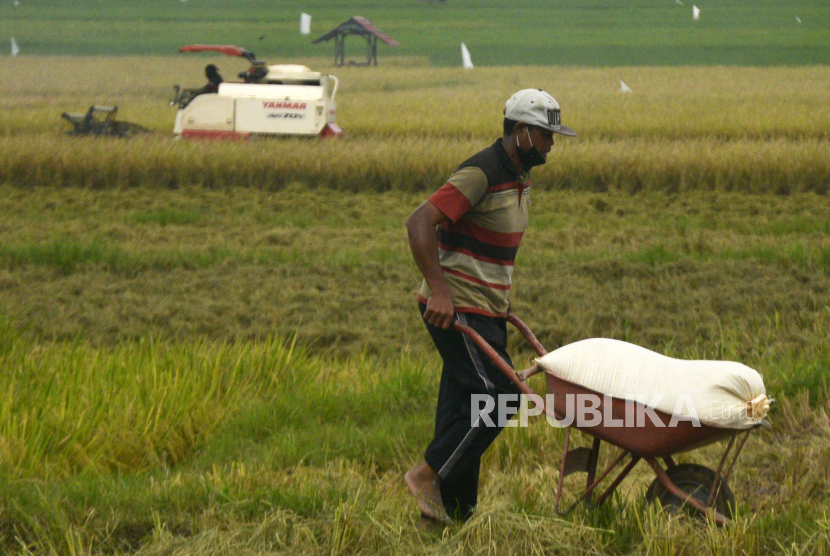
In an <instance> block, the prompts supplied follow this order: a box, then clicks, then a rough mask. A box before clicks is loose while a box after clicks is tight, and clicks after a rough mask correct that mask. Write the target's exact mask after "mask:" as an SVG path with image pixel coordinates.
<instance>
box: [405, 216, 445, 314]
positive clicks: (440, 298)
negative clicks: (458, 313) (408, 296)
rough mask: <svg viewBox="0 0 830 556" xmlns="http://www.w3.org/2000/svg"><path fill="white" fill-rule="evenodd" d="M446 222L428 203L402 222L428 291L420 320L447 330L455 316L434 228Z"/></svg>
mask: <svg viewBox="0 0 830 556" xmlns="http://www.w3.org/2000/svg"><path fill="white" fill-rule="evenodd" d="M447 220H448V218H447V216H446V215H445V214H444V213H443V212H441V211H440V210H438V208H437V207H436V206H435V205H433V204H432V203H430V202H429V201H425V202H424V204H422V205H421V206H419V207H418V208H416V209H415V210H414V211H413V212H412V214H410V215H409V218H407V219H406V229H407V231H408V232H409V248H410V249H411V250H412V257H413V258H414V259H415V263H416V264H417V265H418V268H419V269H420V270H421V274H423V275H424V279H425V280H426V282H427V285H428V286H429V291H430V298H429V300H428V301H427V309H426V312H424V319H425V320H426V321H427V322H428V323H429V324H431V325H432V326H435V327H438V328H449V327H450V325H452V318H453V315H454V314H455V309H454V307H453V304H452V297H451V296H450V288H449V286H448V285H447V282H446V280H444V273H443V271H442V270H441V264H440V263H439V261H438V233H437V232H436V230H435V228H436V226H438V225H439V224H442V223H443V222H446V221H447Z"/></svg>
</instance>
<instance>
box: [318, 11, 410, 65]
mask: <svg viewBox="0 0 830 556" xmlns="http://www.w3.org/2000/svg"><path fill="white" fill-rule="evenodd" d="M348 35H359V36H361V37H363V38H365V39H366V62H365V63H364V62H354V61H352V60H349V62H348V65H350V66H372V65H375V66H376V65H378V39H380V40H381V41H383V42H384V43H386V44H388V45H389V46H398V45H399V44H400V43H399V42H398V41H396V40H395V39H393V38H392V37H390V36H389V35H387V34H386V33H383V32H382V31H381V30H380V29H378V28H377V27H375V26H374V25H372V22H371V21H369V20H368V19H366V18H365V17H360V16H359V15H356V16H354V17H352V18H350V19H349V20H348V21H344V22H343V23H341V24H340V25H338V26H337V27H335V28H334V29H332V30H331V31H329V32H328V33H326V34H325V35H323V36H322V37H320V38H319V39H316V40H315V41H314V44H317V43H321V42H324V41H328V40H331V39H334V65H335V66H338V67H339V66H343V65H346V44H345V43H346V37H347V36H348Z"/></svg>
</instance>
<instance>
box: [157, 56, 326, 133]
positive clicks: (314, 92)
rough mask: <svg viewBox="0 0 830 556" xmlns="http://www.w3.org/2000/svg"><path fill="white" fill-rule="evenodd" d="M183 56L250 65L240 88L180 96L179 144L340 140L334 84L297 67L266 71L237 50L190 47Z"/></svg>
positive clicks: (176, 102)
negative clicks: (204, 54) (214, 55)
mask: <svg viewBox="0 0 830 556" xmlns="http://www.w3.org/2000/svg"><path fill="white" fill-rule="evenodd" d="M180 50H181V51H182V52H200V51H215V52H222V53H224V54H228V55H231V56H242V57H244V58H246V59H248V60H249V61H250V62H251V64H252V65H251V67H250V68H249V69H248V71H246V72H241V73H240V74H239V77H240V78H241V79H243V82H241V83H225V82H222V83H220V84H219V85H218V88H217V87H215V86H214V87H211V86H210V84H208V85H207V86H206V87H203V88H202V89H200V90H188V89H184V90H180V89H179V86H178V85H176V87H175V91H176V95H175V98H174V99H173V101H171V105H175V106H178V112H177V113H176V123H175V126H174V129H173V130H174V132H175V133H176V134H177V135H180V136H181V137H183V138H217V139H222V138H227V139H237V138H248V137H252V136H281V135H286V136H305V137H320V138H329V137H342V136H343V130H342V129H341V128H340V127H339V126H338V125H337V124H336V123H335V118H336V116H337V104H336V103H335V95H336V94H337V85H338V81H337V78H336V77H334V76H333V75H325V74H322V73H320V72H317V71H312V70H311V69H309V68H307V67H306V66H300V65H276V66H266V65H265V63H264V62H262V61H261V60H257V59H256V57H255V56H254V55H253V53H251V52H248V51H247V50H245V49H243V48H240V47H237V46H214V45H190V46H183V47H181V49H180Z"/></svg>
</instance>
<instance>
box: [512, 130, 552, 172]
mask: <svg viewBox="0 0 830 556" xmlns="http://www.w3.org/2000/svg"><path fill="white" fill-rule="evenodd" d="M525 131H526V132H527V140H528V141H530V149H529V150H524V149H522V148H521V147H520V146H519V136H518V135H517V136H516V154H517V155H519V161H520V162H521V163H522V166H524V168H525V170H530V169H531V168H532V167H534V166H541V165H542V164H544V163H545V162H546V160H545V157H544V156H542V153H540V152H539V150H538V149H537V148H536V147H534V146H533V140H532V139H531V138H530V131H528V129H527V128H525Z"/></svg>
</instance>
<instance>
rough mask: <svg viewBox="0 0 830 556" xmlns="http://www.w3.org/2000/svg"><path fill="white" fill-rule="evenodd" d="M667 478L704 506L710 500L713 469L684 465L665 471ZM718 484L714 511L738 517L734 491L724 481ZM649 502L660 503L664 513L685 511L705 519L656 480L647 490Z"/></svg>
mask: <svg viewBox="0 0 830 556" xmlns="http://www.w3.org/2000/svg"><path fill="white" fill-rule="evenodd" d="M666 475H668V476H669V479H671V481H672V482H673V483H674V484H675V485H676V486H677V487H678V488H679V489H680V490H682V491H683V492H687V493H689V494H691V495H692V496H694V498H695V499H696V500H698V501H699V502H701V503H702V504H703V505H704V506H705V505H706V503H707V502H708V501H709V494H710V492H711V489H712V484H713V483H714V481H715V472H714V471H713V470H712V469H709V468H708V467H704V466H702V465H697V464H695V463H681V464H680V465H676V466H674V467H670V468H668V469H666ZM718 485H719V486H718V493H717V496H715V500H714V508H715V509H716V510H717V511H718V512H719V513H721V514H723V515H724V516H726V517H728V518H730V519H731V518H732V517H733V516H734V515H735V495H734V494H732V490H731V489H730V488H729V485H728V484H726V481H724V480H723V478H721V480H720V481H719V482H718ZM646 500H647V501H648V502H654V501H655V500H659V501H660V505H661V506H662V507H663V511H664V512H666V513H671V514H675V513H679V512H686V513H687V514H690V515H694V516H698V517H702V515H701V514H700V512H698V511H697V510H695V509H694V508H693V507H691V506H689V505H688V504H684V503H683V500H682V499H680V498H679V497H678V496H675V495H674V494H672V493H671V492H669V490H668V489H667V488H666V487H665V486H664V485H663V483H661V482H660V479H657V478H655V479H654V481H652V482H651V485H650V486H649V487H648V491H647V492H646Z"/></svg>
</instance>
